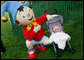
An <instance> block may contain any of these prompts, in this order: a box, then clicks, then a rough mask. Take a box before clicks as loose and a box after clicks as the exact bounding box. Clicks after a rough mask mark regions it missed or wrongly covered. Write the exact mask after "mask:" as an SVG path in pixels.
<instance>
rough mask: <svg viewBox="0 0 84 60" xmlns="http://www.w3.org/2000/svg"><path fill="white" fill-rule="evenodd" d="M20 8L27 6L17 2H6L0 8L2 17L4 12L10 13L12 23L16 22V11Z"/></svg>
mask: <svg viewBox="0 0 84 60" xmlns="http://www.w3.org/2000/svg"><path fill="white" fill-rule="evenodd" d="M20 6H29V5H27V4H23V3H20V2H18V1H8V2H6V3H4V4H3V5H2V6H1V13H2V16H4V13H5V12H9V13H11V15H12V17H13V21H14V23H15V21H16V14H17V9H18V8H19V7H20Z"/></svg>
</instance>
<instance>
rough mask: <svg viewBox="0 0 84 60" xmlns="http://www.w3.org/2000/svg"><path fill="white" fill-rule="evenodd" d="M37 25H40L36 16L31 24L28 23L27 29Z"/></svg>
mask: <svg viewBox="0 0 84 60" xmlns="http://www.w3.org/2000/svg"><path fill="white" fill-rule="evenodd" d="M33 25H34V26H37V25H39V24H38V23H37V22H36V18H34V19H33V22H32V23H31V24H29V25H27V31H29V30H31V28H32V26H33Z"/></svg>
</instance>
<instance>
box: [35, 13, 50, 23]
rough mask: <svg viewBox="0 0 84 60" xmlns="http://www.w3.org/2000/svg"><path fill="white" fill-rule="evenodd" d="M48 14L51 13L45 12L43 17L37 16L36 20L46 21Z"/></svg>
mask: <svg viewBox="0 0 84 60" xmlns="http://www.w3.org/2000/svg"><path fill="white" fill-rule="evenodd" d="M47 15H49V13H46V14H44V15H43V16H41V17H37V18H36V20H37V22H39V23H40V24H43V23H45V22H46V21H47V20H48V19H47Z"/></svg>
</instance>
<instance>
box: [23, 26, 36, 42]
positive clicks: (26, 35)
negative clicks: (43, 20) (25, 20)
mask: <svg viewBox="0 0 84 60" xmlns="http://www.w3.org/2000/svg"><path fill="white" fill-rule="evenodd" d="M23 33H24V36H25V38H26V39H27V40H29V41H31V40H32V39H33V38H34V36H35V32H34V31H33V30H31V31H29V32H28V31H26V29H25V28H23Z"/></svg>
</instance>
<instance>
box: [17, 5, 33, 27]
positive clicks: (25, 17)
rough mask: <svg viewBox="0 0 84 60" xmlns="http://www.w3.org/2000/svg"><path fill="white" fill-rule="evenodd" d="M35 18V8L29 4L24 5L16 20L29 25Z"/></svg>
mask: <svg viewBox="0 0 84 60" xmlns="http://www.w3.org/2000/svg"><path fill="white" fill-rule="evenodd" d="M21 9H22V10H21ZM20 10H21V11H20ZM33 19H34V12H33V9H31V8H29V7H27V6H23V7H22V8H20V9H19V10H18V12H17V15H16V20H17V21H18V22H19V24H20V25H22V26H26V25H29V24H30V23H31V22H32V21H33Z"/></svg>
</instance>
